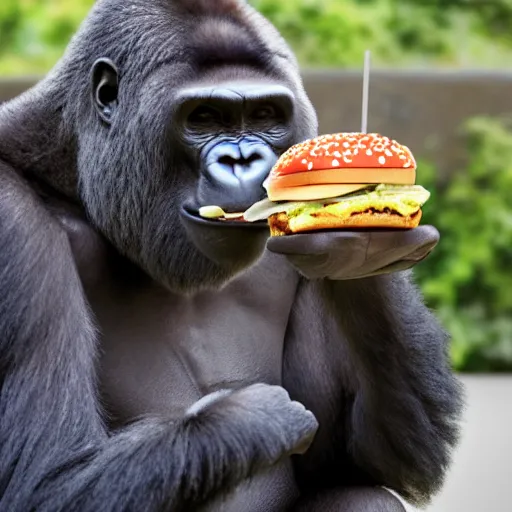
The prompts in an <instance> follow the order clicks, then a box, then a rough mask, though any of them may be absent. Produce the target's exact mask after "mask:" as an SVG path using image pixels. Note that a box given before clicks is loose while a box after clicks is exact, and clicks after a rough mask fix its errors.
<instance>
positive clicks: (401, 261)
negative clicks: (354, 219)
mask: <svg viewBox="0 0 512 512" xmlns="http://www.w3.org/2000/svg"><path fill="white" fill-rule="evenodd" d="M438 242H439V232H438V231H437V229H436V228H434V227H433V226H419V227H417V228H415V229H411V230H386V231H331V232H321V233H320V232H319V233H305V234H297V235H290V236H282V237H272V238H270V239H269V240H268V242H267V248H268V250H269V251H271V252H273V253H277V254H282V255H284V256H286V257H287V258H288V260H289V261H290V262H291V264H292V265H293V266H294V267H295V268H296V269H297V270H298V271H299V272H300V273H301V274H302V275H303V276H305V277H306V278H308V279H323V278H327V279H333V280H344V279H358V278H363V277H370V276H375V275H379V274H389V273H391V272H397V271H401V270H407V269H409V268H411V267H413V266H414V265H416V264H417V263H419V262H420V261H422V260H424V259H425V258H426V257H427V256H428V255H429V254H430V252H431V251H432V250H433V249H434V247H435V246H436V245H437V243H438Z"/></svg>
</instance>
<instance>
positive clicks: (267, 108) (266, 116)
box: [251, 105, 279, 121]
mask: <svg viewBox="0 0 512 512" xmlns="http://www.w3.org/2000/svg"><path fill="white" fill-rule="evenodd" d="M278 116H279V114H278V111H277V109H276V107H274V105H264V106H262V107H258V108H257V109H255V110H254V111H253V112H252V114H251V117H252V118H253V119H254V120H256V121H268V120H270V119H276V118H277V117H278Z"/></svg>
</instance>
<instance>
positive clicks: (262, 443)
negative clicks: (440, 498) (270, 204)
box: [0, 0, 460, 512]
mask: <svg viewBox="0 0 512 512" xmlns="http://www.w3.org/2000/svg"><path fill="white" fill-rule="evenodd" d="M103 57H105V58H108V59H111V60H112V61H113V62H115V64H116V66H117V67H118V68H119V71H120V75H119V79H120V88H119V91H120V96H119V107H118V108H117V109H116V110H115V111H114V113H113V117H112V124H111V126H108V125H106V124H104V123H102V122H101V120H100V119H98V116H97V112H96V111H95V109H94V107H93V103H92V101H91V80H90V75H91V69H92V66H93V64H94V62H95V61H96V59H98V58H103ZM224 77H229V78H230V79H233V78H244V79H250V80H253V79H259V80H262V79H263V80H267V81H269V82H278V83H280V84H284V85H286V86H287V87H288V88H289V89H290V90H291V91H293V94H294V95H295V100H296V103H295V111H294V125H293V127H292V128H290V133H289V139H288V140H287V145H290V144H292V143H295V142H299V141H301V140H304V139H305V138H307V137H310V136H313V135H314V134H315V133H316V129H317V124H316V117H315V114H314V111H313V109H312V106H311V104H310V102H309V100H308V99H307V97H306V95H305V93H304V90H303V88H302V84H301V82H300V78H299V69H298V66H297V62H296V61H295V59H294V57H293V55H292V54H291V53H290V51H289V49H288V47H287V46H286V45H285V44H284V42H283V41H282V39H281V38H280V36H279V34H277V32H276V31H275V30H274V29H273V27H271V26H270V25H269V24H268V23H266V22H265V20H263V19H262V18H261V17H260V16H259V15H257V14H256V13H255V12H253V10H252V9H251V8H249V7H248V6H247V5H245V3H244V2H237V1H235V0H225V1H222V2H214V1H213V0H212V1H211V2H208V1H206V0H204V1H195V2H188V1H185V0H183V1H178V0H176V1H174V2H173V1H170V0H153V1H148V0H130V1H120V0H99V1H98V2H97V3H96V5H95V7H94V8H93V10H92V11H91V14H90V16H89V17H88V19H87V20H86V22H85V23H84V25H83V26H82V28H81V29H80V31H79V32H78V34H77V35H76V36H75V38H74V39H73V41H72V42H71V44H70V46H69V48H68V50H67V52H66V54H65V56H64V57H63V59H62V60H61V62H60V63H59V64H58V65H57V66H56V67H55V69H54V70H53V71H52V72H51V73H50V74H49V75H48V77H47V78H46V79H45V80H43V81H42V82H41V83H40V84H38V85H37V86H36V87H35V88H34V89H33V90H32V91H29V92H28V93H26V94H24V95H23V96H21V97H20V98H17V99H16V100H14V101H12V102H10V103H8V104H6V105H4V106H2V107H1V108H0V290H1V291H2V293H1V296H0V333H1V338H0V375H1V382H2V386H1V392H0V411H1V414H0V510H2V511H3V510H5V511H9V512H11V511H14V512H16V511H25V510H43V511H44V510H48V511H51V512H53V511H56V510H87V511H88V510H91V511H93V510H94V511H95V510H105V511H109V510H137V511H138V510H148V511H149V510H154V511H158V510H173V511H174V510H177V511H179V510H191V508H190V507H194V506H197V505H199V504H201V503H203V502H204V501H207V500H208V499H210V498H211V497H212V496H215V495H216V494H218V493H220V492H225V491H229V490H230V489H232V488H234V487H236V486H237V485H238V484H239V483H241V482H243V481H244V480H245V479H247V478H250V477H251V476H252V475H254V474H255V473H256V472H257V471H258V470H259V469H261V468H266V467H269V466H271V465H272V464H274V463H275V462H277V461H279V460H281V459H282V458H283V457H285V456H287V455H290V454H294V453H301V452H302V451H303V450H304V449H305V447H306V446H307V445H308V444H309V442H310V441H311V436H312V433H313V432H314V430H315V428H316V422H315V420H314V418H313V417H312V416H311V415H310V414H309V413H307V412H306V411H304V409H303V408H302V407H301V406H300V405H299V404H298V403H296V402H292V401H290V399H289V397H288V396H287V395H286V393H284V391H282V390H281V388H277V387H273V386H269V385H256V386H250V387H248V388H245V389H242V390H241V391H237V392H233V393H229V394H227V395H226V396H222V397H220V398H218V399H217V401H215V402H213V403H212V404H210V405H209V406H207V407H205V408H204V409H202V410H201V411H199V412H198V413H197V414H193V415H188V416H184V417H178V418H175V417H173V418H163V417H160V416H158V417H157V416H151V417H147V418H143V419H140V420H138V421H136V422H134V423H133V425H131V426H128V427H126V428H125V429H123V430H122V431H120V432H112V431H110V430H109V429H108V428H107V426H106V425H105V421H106V419H107V418H106V415H105V412H104V410H103V404H101V402H100V399H99V398H98V393H97V390H96V387H97V374H96V368H97V366H96V362H97V356H98V353H97V352H98V346H97V338H98V333H97V329H98V328H99V326H97V325H95V322H96V321H97V319H96V318H95V317H94V315H93V314H92V312H91V311H90V306H89V304H88V303H87V299H86V294H85V293H84V288H83V286H84V285H83V283H82V282H81V279H80V277H79V272H78V271H79V270H80V269H81V266H82V265H83V264H85V266H86V267H88V269H89V271H90V269H91V268H92V267H94V265H95V263H94V261H92V260H88V259H87V258H88V253H85V255H82V256H83V258H85V263H84V261H79V260H77V259H76V250H75V251H73V250H72V249H73V248H72V245H73V244H78V245H80V244H84V246H85V245H87V244H86V243H85V242H84V241H83V240H78V241H76V240H73V236H72V231H73V230H72V229H70V228H69V226H68V225H67V224H66V221H65V220H64V221H63V220H62V219H61V218H60V217H59V216H58V215H57V214H56V206H55V204H56V203H58V202H59V201H62V202H63V203H64V204H65V205H66V209H68V210H71V209H73V208H74V209H75V210H76V211H77V212H78V215H79V216H81V217H82V218H85V219H87V220H86V221H85V222H88V223H89V224H90V225H92V226H94V228H95V229H96V230H98V231H99V232H100V233H101V235H102V237H104V238H105V239H106V240H108V243H109V244H111V246H112V247H113V248H115V251H116V252H117V253H120V254H121V255H123V256H125V257H126V258H127V259H129V260H130V262H132V263H134V264H135V265H137V266H138V267H140V268H141V269H142V270H143V271H144V272H145V273H147V274H148V275H149V276H151V278H153V279H154V280H156V281H157V282H158V283H160V284H161V285H162V286H164V287H166V288H167V289H168V290H172V291H173V292H175V293H177V294H178V295H179V294H184V293H189V294H192V293H195V292H197V291H201V290H203V289H205V288H207V289H212V288H216V287H223V286H225V285H226V284H227V283H228V282H230V281H232V280H233V279H234V278H235V277H236V276H239V275H240V274H241V273H242V274H243V272H244V270H245V269H246V268H247V267H248V266H250V265H252V264H253V263H254V262H255V258H254V257H252V256H251V258H246V259H243V258H242V259H241V260H240V261H238V262H236V263H233V264H231V263H230V264H226V265H222V264H219V263H216V262H213V261H212V260H211V259H209V258H208V257H207V256H205V255H204V254H203V253H202V252H200V251H199V250H198V249H197V248H196V246H195V245H194V244H193V243H192V241H191V240H190V239H189V238H188V237H187V235H186V233H185V230H184V227H183V224H182V223H181V222H180V217H179V208H180V207H181V205H182V203H183V202H184V201H187V200H190V198H191V197H193V196H194V191H195V189H196V187H197V182H198V179H199V175H198V170H197V169H198V166H199V163H198V160H197V153H194V152H193V151H189V150H188V149H187V147H186V145H185V144H184V143H183V140H182V133H181V132H180V129H179V127H177V126H176V123H175V122H173V121H174V120H175V117H173V116H175V114H176V104H175V96H176V94H177V92H178V91H180V90H181V89H182V88H183V86H184V84H186V85H189V84H194V83H204V82H206V83H208V82H210V81H211V82H214V81H215V80H221V79H222V78H224ZM189 149H190V148H189ZM284 149H285V147H284V143H283V147H276V151H277V152H281V151H283V150H284ZM169 198H172V201H170V199H169ZM70 233H71V235H70ZM67 235H69V236H70V238H68V236H67ZM70 240H71V243H70ZM78 252H80V251H78ZM280 268H281V267H280ZM283 272H284V271H283ZM80 276H82V273H80ZM265 279H268V280H271V279H272V277H271V276H268V275H267V276H262V278H261V279H260V281H262V282H264V281H265ZM283 279H284V278H283ZM294 279H297V282H298V281H299V279H298V277H294ZM254 284H256V283H254ZM292 285H293V283H292ZM285 320H287V319H285ZM251 329H253V326H250V325H249V326H247V330H251ZM283 386H284V387H285V388H286V389H288V390H289V392H290V395H291V397H292V399H297V400H300V402H302V403H304V405H305V406H306V407H307V408H309V409H310V410H311V411H313V413H314V414H315V416H316V418H317V419H318V421H319V423H320V429H319V431H318V434H317V437H316V439H315V442H314V444H313V445H312V448H311V450H309V451H308V453H307V454H306V455H304V456H303V457H301V458H300V459H298V460H297V461H296V476H297V481H298V483H299V487H300V489H301V491H302V494H303V497H302V500H303V502H302V504H301V505H300V506H305V507H307V506H308V500H310V501H309V504H310V508H304V510H312V511H313V510H328V508H326V506H327V504H331V503H332V500H333V495H332V494H329V492H331V491H329V492H328V493H327V494H326V495H325V498H324V499H323V498H322V490H324V489H336V488H340V487H344V486H364V487H365V488H366V487H368V486H375V485H387V486H390V487H392V488H394V489H395V490H397V491H398V492H401V493H402V494H403V495H404V496H405V497H407V498H410V499H411V500H413V501H416V502H418V503H422V502H426V501H427V500H428V499H429V497H430V496H431V495H432V493H433V492H435V491H436V490H437V489H438V488H439V486H440V485H441V482H442V478H443V476H444V472H445V470H446V467H447V464H448V461H449V448H450V447H451V446H453V445H454V443H455V441H456V434H457V428H456V426H455V424H454V421H455V420H456V418H457V416H458V414H459V410H460V402H459V391H458V389H457V385H456V382H455V380H454V378H453V376H452V374H451V372H450V369H449V368H448V365H447V356H446V335H445V333H444V332H442V330H441V329H440V328H439V327H438V325H437V323H436V322H435V319H434V318H433V317H432V316H431V315H430V313H429V312H428V311H427V310H426V308H425V306H424V305H423V303H422V302H421V299H420V296H419V294H418V292H417V291H416V290H415V288H414V287H413V285H412V284H411V283H410V281H409V279H408V277H407V276H404V275H396V276H393V277H375V278H368V279H366V280H356V281H346V282H345V281H341V282H328V281H311V282H307V281H302V282H301V284H300V285H299V287H298V291H297V297H296V300H295V303H294V304H293V307H292V311H291V315H290V318H289V321H288V330H287V333H286V339H285V364H284V370H283ZM319 396H321V398H322V400H320V399H319ZM320 402H321V403H320ZM373 492H374V491H373V490H369V491H368V494H367V495H366V496H367V498H364V499H363V502H366V501H368V502H370V501H371V502H372V503H373V504H374V505H375V503H377V504H378V503H384V504H385V505H383V507H384V506H386V507H390V508H386V510H393V508H392V507H397V506H398V505H397V504H396V503H397V502H396V501H395V500H394V499H393V498H390V497H389V496H388V495H387V494H386V495H382V494H380V492H379V494H378V495H377V496H376V498H377V501H375V500H372V495H373ZM351 496H352V495H351ZM349 498H350V499H349ZM349 498H347V495H343V496H340V498H339V501H338V505H339V507H340V508H338V510H341V509H342V508H341V507H342V505H341V504H342V503H343V500H347V499H349V501H348V502H350V500H353V499H355V498H354V496H352V497H349ZM348 502H347V501H345V503H348ZM361 503H362V502H359V504H361ZM329 506H330V505H329ZM343 506H344V505H343ZM350 510H354V511H355V510H356V509H355V508H351V509H350ZM368 510H370V509H369V508H368ZM374 510H377V508H375V509H374ZM383 510H384V509H383Z"/></svg>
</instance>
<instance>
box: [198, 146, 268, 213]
mask: <svg viewBox="0 0 512 512" xmlns="http://www.w3.org/2000/svg"><path fill="white" fill-rule="evenodd" d="M276 162H277V155H276V154H275V153H274V151H273V149H272V148H271V147H270V146H269V145H268V144H267V143H265V142H264V141H263V140H261V139H258V138H252V137H247V138H244V139H242V140H239V141H223V142H219V143H218V144H216V145H215V146H214V147H213V148H212V149H211V150H210V152H209V154H208V157H207V159H206V174H207V178H208V181H209V182H210V184H211V186H212V188H213V190H211V191H210V193H211V194H212V195H215V196H218V195H219V194H220V195H222V199H223V200H222V202H220V201H219V199H217V202H218V204H219V205H221V206H224V207H226V208H230V207H231V208H233V207H237V208H239V207H244V208H245V207H248V206H250V205H251V204H252V203H254V202H256V201H259V200H260V199H262V198H263V197H264V196H265V191H264V189H263V187H262V185H263V181H264V180H265V178H266V177H267V176H268V173H269V172H270V170H271V169H272V166H273V165H274V164H275V163H276ZM212 199H213V198H212Z"/></svg>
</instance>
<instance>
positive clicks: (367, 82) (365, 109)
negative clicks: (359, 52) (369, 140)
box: [361, 50, 371, 133]
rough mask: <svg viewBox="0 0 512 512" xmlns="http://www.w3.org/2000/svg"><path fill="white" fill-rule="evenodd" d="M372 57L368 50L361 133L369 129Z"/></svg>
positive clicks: (365, 60) (366, 53)
mask: <svg viewBox="0 0 512 512" xmlns="http://www.w3.org/2000/svg"><path fill="white" fill-rule="evenodd" d="M370 57H371V52H370V50H367V51H366V52H365V54H364V79H363V113H362V122H361V133H367V131H368V96H369V89H370V63H371V61H370Z"/></svg>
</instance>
